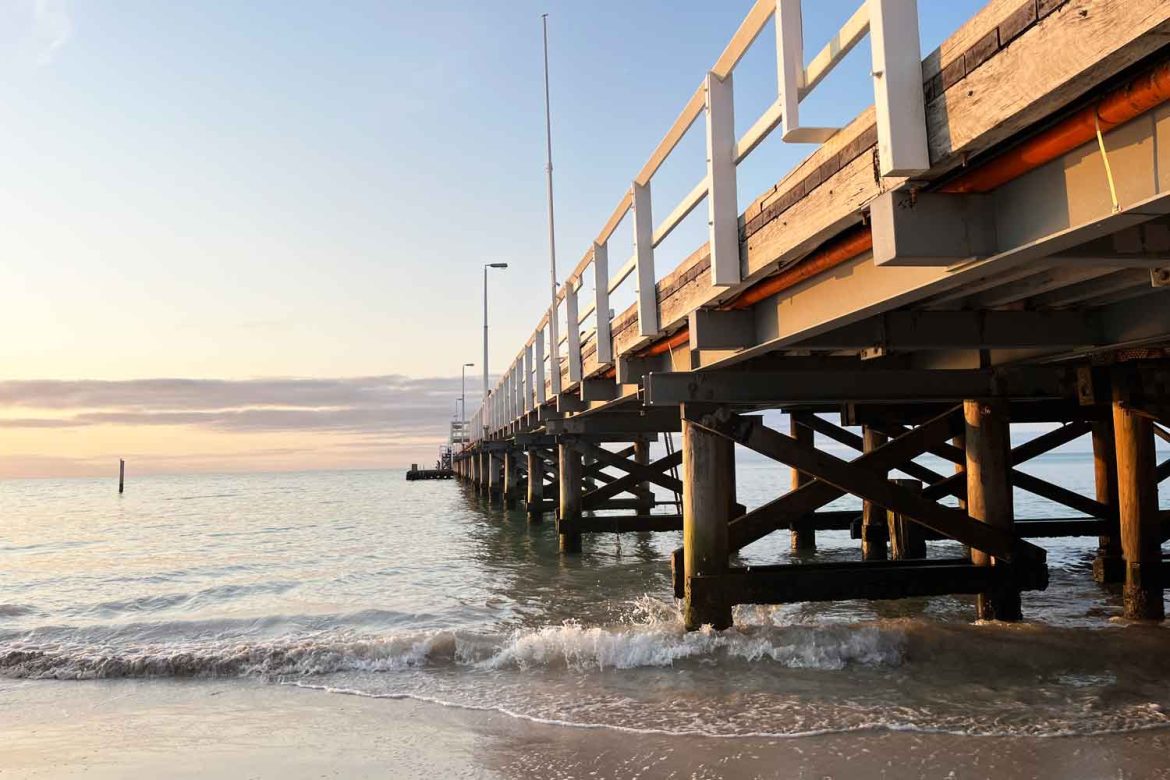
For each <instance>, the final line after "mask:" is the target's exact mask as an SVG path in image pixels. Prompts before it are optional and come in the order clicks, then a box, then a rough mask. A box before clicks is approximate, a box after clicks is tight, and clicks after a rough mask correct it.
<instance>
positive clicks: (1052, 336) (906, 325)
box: [795, 310, 1105, 351]
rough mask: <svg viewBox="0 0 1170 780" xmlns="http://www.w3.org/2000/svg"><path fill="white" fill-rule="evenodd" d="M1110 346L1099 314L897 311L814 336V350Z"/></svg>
mask: <svg viewBox="0 0 1170 780" xmlns="http://www.w3.org/2000/svg"><path fill="white" fill-rule="evenodd" d="M1102 343H1105V335H1104V329H1103V326H1102V323H1101V319H1100V317H1099V316H1097V314H1096V313H1095V312H1094V311H1073V310H1058V311H893V312H888V313H886V314H882V315H880V316H878V317H875V318H873V319H870V320H864V321H862V322H858V323H854V324H852V325H847V326H845V327H843V328H838V329H837V330H834V331H830V332H828V333H825V334H822V335H819V336H813V337H812V338H809V339H806V340H804V341H801V342H798V343H797V344H796V345H795V346H796V347H798V348H802V349H812V350H836V349H873V348H879V349H883V350H886V351H911V350H941V349H1016V348H1024V347H1091V346H1095V345H1097V344H1102Z"/></svg>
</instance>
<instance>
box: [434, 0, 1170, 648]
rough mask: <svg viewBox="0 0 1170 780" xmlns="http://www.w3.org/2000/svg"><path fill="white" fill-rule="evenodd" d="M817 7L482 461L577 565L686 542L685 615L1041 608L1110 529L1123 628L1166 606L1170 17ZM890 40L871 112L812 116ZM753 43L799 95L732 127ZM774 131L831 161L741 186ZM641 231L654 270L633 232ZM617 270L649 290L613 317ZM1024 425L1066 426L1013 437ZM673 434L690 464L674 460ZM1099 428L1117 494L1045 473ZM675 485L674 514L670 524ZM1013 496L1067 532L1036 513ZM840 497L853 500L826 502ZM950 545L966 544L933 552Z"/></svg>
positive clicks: (637, 191)
mask: <svg viewBox="0 0 1170 780" xmlns="http://www.w3.org/2000/svg"><path fill="white" fill-rule="evenodd" d="M800 10H801V8H800V0H758V2H756V3H755V4H754V6H752V8H751V9H750V11H749V12H748V14H747V17H746V18H745V19H744V21H743V23H742V25H741V26H740V28H739V29H738V31H737V32H736V33H735V35H734V37H733V38H732V39H731V41H730V42H729V43H728V44H727V47H726V48H725V49H724V51H723V52H722V53H721V54H720V55H719V56H718V58H717V59H716V60H715V61H714V64H713V65H712V66H711V69H710V71H709V72H707V73H706V74H705V75H704V76H703V77H702V79H701V80H700V83H699V85H698V87H697V89H696V90H695V92H694V93H693V95H691V96H690V97H689V99H688V100H687V101H686V103H685V106H684V108H683V109H682V112H681V113H680V114H679V116H678V118H677V119H676V120H675V122H674V124H673V125H671V126H670V128H669V130H668V131H667V132H666V134H665V136H664V137H663V139H662V141H661V143H660V144H659V145H658V146H657V147H656V148H655V149H654V150H653V152H652V153H651V155H650V157H649V159H648V160H647V162H646V164H645V166H643V168H642V169H641V170H640V171H638V172H636V173H635V174H634V176H633V178H632V182H631V184H630V187H629V188H628V189H627V190H626V191H625V192H624V193H623V194H622V196H621V197H620V199H619V201H618V204H617V207H616V208H615V209H614V211H613V213H612V215H610V217H609V218H608V219H607V220H606V221H605V223H604V226H603V227H602V228H601V230H600V231H599V232H598V234H597V237H596V238H595V239H594V241H593V243H592V245H591V246H589V247H587V248H586V251H585V253H584V256H583V257H582V258H581V261H580V262H579V263H578V264H577V265H576V267H574V268H573V269H572V271H571V273H569V274H568V275H567V276H566V277H565V279H564V282H563V284H561V285H560V287H559V291H558V293H557V304H556V306H555V307H549V310H548V311H547V312H546V314H545V316H544V318H543V319H542V320H541V321H540V322H538V323H537V324H536V327H535V329H534V330H533V333H532V335H531V336H530V338H529V339H528V340H527V342H526V343H525V344H523V345H521V346H520V348H519V350H518V351H517V352H516V353H515V357H514V359H513V360H512V361H511V363H510V364H509V365H508V367H507V369H506V370H505V371H504V372H503V376H502V378H501V380H500V382H499V383H498V384H497V385H496V387H495V389H494V390H493V391H492V392H491V393H490V394H489V396H488V397H487V398H486V399H485V403H484V405H483V407H482V408H481V409H480V410H479V411H478V412H477V413H476V414H475V416H474V417H473V419H472V420H471V421H470V441H468V442H466V443H464V444H462V445H460V447H461V449H460V450H459V451H458V452H456V453H455V457H454V469H455V471H456V474H457V476H458V477H459V478H461V479H464V480H470V481H471V482H472V483H474V484H475V485H476V486H477V487H479V488H480V489H482V490H483V491H484V492H486V493H488V494H489V495H491V496H493V497H496V498H498V499H499V500H502V501H506V502H509V503H516V502H524V503H525V505H526V506H527V508H528V512H529V516H530V518H531V519H532V520H533V521H539V520H540V519H541V517H542V515H543V514H544V513H549V512H552V513H555V518H556V523H557V531H558V533H559V536H560V540H561V549H562V551H563V552H564V553H565V554H572V553H573V552H575V551H579V550H580V543H581V535H582V534H585V533H590V532H596V531H605V532H613V531H614V530H621V531H669V530H674V531H677V530H681V531H682V538H683V545H682V547H681V548H680V549H679V550H678V551H677V552H676V554H675V556H674V575H675V588H676V595H677V596H678V597H679V598H681V599H683V600H684V606H685V609H684V614H685V619H686V622H687V624H688V627H691V628H697V627H698V626H700V625H703V624H713V625H714V626H716V627H725V626H728V625H730V623H731V607H732V606H733V605H734V604H739V603H784V602H794V601H812V600H835V599H851V598H874V599H879V598H880V599H887V598H898V597H908V596H922V595H931V594H947V593H969V594H978V615H979V617H981V618H995V619H1003V620H1014V619H1019V618H1020V616H1021V607H1020V592H1021V591H1024V590H1031V589H1043V588H1045V587H1046V586H1047V579H1048V575H1047V568H1046V564H1045V553H1044V550H1043V548H1042V547H1041V546H1039V545H1038V544H1037V543H1036V542H1035V541H1034V540H1035V539H1043V538H1046V537H1054V536H1090V537H1093V538H1094V540H1095V544H1094V549H1095V550H1096V558H1095V563H1094V575H1095V576H1096V578H1097V579H1098V580H1099V581H1101V582H1117V583H1121V584H1122V587H1123V589H1124V603H1125V613H1126V615H1127V616H1128V617H1132V618H1142V619H1160V618H1161V617H1162V615H1163V594H1162V589H1163V578H1162V573H1161V570H1162V542H1163V540H1164V539H1165V538H1166V525H1167V520H1168V519H1167V517H1166V516H1165V513H1161V512H1159V509H1158V483H1159V482H1161V481H1164V480H1166V478H1167V477H1170V461H1168V462H1163V463H1158V457H1157V448H1156V446H1155V437H1161V438H1162V439H1164V440H1167V441H1170V433H1168V432H1167V428H1168V427H1170V103H1168V102H1167V101H1168V100H1170V3H1168V2H1165V0H992V2H990V3H989V4H988V5H987V6H986V7H984V8H983V9H982V10H981V11H980V12H979V13H978V14H977V15H976V16H974V17H973V18H971V19H970V20H969V21H967V22H966V23H965V24H964V25H963V26H962V27H961V28H960V29H959V30H958V31H957V32H955V33H954V34H953V35H952V36H951V37H950V38H949V39H948V40H947V41H946V42H944V43H943V45H942V46H940V47H939V49H937V50H936V51H934V52H932V53H930V54H929V55H928V56H926V57H925V58H922V56H921V52H920V47H919V39H918V16H917V9H916V6H915V3H914V2H913V0H866V2H863V3H862V4H861V5H860V7H859V8H858V10H857V12H856V13H855V14H854V15H853V16H852V17H851V18H849V19H848V20H843V26H842V27H841V29H840V31H839V32H838V33H837V35H836V36H834V37H833V38H832V40H829V41H826V42H824V43H825V45H824V47H823V48H821V49H819V50H814V49H811V48H810V49H809V51H807V52H806V51H805V50H804V44H805V40H804V34H803V27H802V23H801V14H800ZM773 19H774V20H775V24H774V25H772V26H769V22H770V21H771V20H773ZM773 27H774V29H775V35H774V36H771V35H769V36H762V35H761V32H763V31H764V30H766V29H772V28H773ZM866 36H868V38H869V42H870V47H871V49H872V57H873V68H872V70H873V74H872V86H873V94H874V105H873V107H871V108H870V109H868V110H866V111H864V112H863V113H861V115H859V116H857V117H856V118H855V119H853V121H851V122H849V123H848V124H847V125H845V126H843V127H839V128H815V127H806V126H803V125H801V124H800V116H799V115H800V110H799V109H800V101H801V100H802V99H803V98H804V97H805V96H806V95H808V94H810V93H812V92H813V91H814V90H816V88H817V86H818V84H820V83H821V81H822V79H824V78H825V76H826V75H827V74H828V73H829V72H830V71H831V70H832V69H833V67H834V66H835V65H836V64H837V63H839V62H840V61H841V59H842V58H843V57H844V56H845V55H846V54H847V53H848V52H849V51H850V50H851V49H853V48H854V46H855V45H857V44H858V43H859V42H860V41H862V40H863V39H864V38H865V37H866ZM750 46H757V47H759V46H764V47H769V48H773V49H774V50H775V52H776V55H775V56H776V63H777V73H778V81H779V91H778V95H777V97H776V99H775V101H774V103H773V104H772V105H771V106H770V107H769V108H768V109H767V110H766V111H765V112H764V113H763V114H762V115H761V116H760V117H758V118H757V119H755V121H754V122H752V123H751V124H746V123H742V122H741V123H740V126H741V127H742V126H746V127H748V129H747V130H746V132H744V133H743V134H742V135H740V136H738V137H737V136H736V132H735V128H736V121H735V109H734V92H735V89H734V85H733V77H734V72H735V68H736V65H737V63H739V62H740V60H741V58H742V57H743V56H744V54H745V52H746V51H747V50H748V48H749V47H750ZM696 75H698V74H696ZM680 97H682V96H680ZM700 122H701V123H703V124H704V125H705V132H706V144H707V167H706V171H705V172H703V171H697V172H696V178H697V179H698V180H699V181H698V184H697V185H696V186H695V187H694V189H693V191H691V192H690V193H689V194H688V195H687V196H686V197H685V198H684V199H683V200H682V201H681V202H679V203H677V204H676V203H662V202H658V201H656V200H655V199H654V198H653V197H652V184H653V179H654V176H655V174H656V172H658V171H659V169H660V167H661V166H662V164H663V162H664V161H665V160H666V159H667V157H668V156H669V155H670V154H671V152H672V150H673V149H674V148H675V147H676V145H677V144H678V143H679V141H680V139H681V138H682V137H683V136H684V134H685V133H686V132H687V130H688V129H690V128H691V127H692V125H695V123H700ZM775 134H779V136H780V138H781V139H782V140H783V141H785V142H801V143H809V142H813V143H816V144H818V145H817V146H816V147H815V150H814V151H813V152H812V153H811V154H810V155H809V156H808V157H807V159H805V160H804V161H803V162H802V163H801V164H799V165H798V166H797V167H796V168H795V169H794V170H792V171H791V172H789V173H788V174H787V175H785V176H783V177H782V178H781V179H780V180H779V181H778V182H777V183H776V184H775V185H774V186H772V187H770V188H768V190H767V191H765V192H763V193H761V194H760V195H759V197H757V198H756V199H755V200H753V201H752V202H750V203H746V204H745V203H739V202H737V193H736V173H737V166H738V165H739V164H740V163H741V162H742V161H743V160H744V159H745V158H747V157H748V156H749V155H750V154H751V153H752V151H753V150H754V149H756V148H757V146H758V145H759V144H760V143H761V142H762V141H763V140H764V139H765V138H767V137H769V136H772V135H775ZM704 203H705V208H706V211H707V217H708V225H709V230H708V233H709V239H708V241H707V243H706V244H705V245H703V246H702V247H699V248H698V249H697V250H696V251H694V253H693V254H691V255H690V256H689V257H686V258H685V259H683V260H682V261H681V263H678V264H677V265H674V267H671V264H672V263H673V260H672V259H670V258H667V257H664V256H660V254H661V253H659V252H656V250H658V249H659V247H660V245H661V244H662V243H663V241H664V240H665V239H666V238H667V236H669V235H670V234H671V232H672V231H673V230H674V229H675V228H676V227H677V226H678V225H679V224H680V223H681V222H682V220H683V219H685V218H686V217H687V215H689V214H690V213H691V212H692V211H694V210H695V209H697V208H699V207H700V206H701V205H702V204H704ZM623 220H630V224H632V233H633V237H634V239H633V248H632V254H630V255H629V257H628V259H627V257H626V252H625V250H624V249H622V248H621V247H619V246H615V245H613V244H614V242H612V241H611V238H612V237H613V236H614V234H615V230H616V228H617V227H618V225H619V223H622V222H623ZM623 285H632V289H633V290H634V295H633V299H634V300H635V303H634V304H633V305H632V306H630V307H629V308H628V309H626V310H624V311H619V312H616V313H613V312H611V304H610V299H611V296H613V295H614V294H615V292H618V291H619V290H622V289H629V288H623ZM586 291H588V294H586ZM761 410H783V411H784V412H786V413H788V415H789V417H788V419H789V420H790V421H791V428H790V429H789V430H788V431H783V432H782V431H777V430H774V429H772V428H770V427H768V426H767V425H766V424H765V421H764V419H763V418H762V417H761V416H760V415H759V414H757V413H758V412H760V411H761ZM838 417H839V420H838ZM1013 423H1058V424H1059V425H1058V426H1057V427H1055V428H1053V429H1052V430H1051V431H1050V432H1048V433H1044V434H1043V435H1040V436H1039V437H1037V438H1034V439H1032V440H1030V441H1027V442H1026V443H1022V444H1017V445H1016V446H1014V447H1013V446H1012V439H1011V425H1012V424H1013ZM671 433H681V442H680V446H679V447H678V449H674V448H673V446H669V447H668V449H667V453H666V455H665V456H662V457H656V458H655V459H653V460H651V446H650V444H651V442H654V441H657V440H658V438H659V436H660V435H662V434H671ZM1080 437H1088V438H1089V439H1091V442H1092V448H1093V452H1094V455H1095V469H1096V470H1095V477H1096V485H1097V493H1096V496H1095V497H1093V498H1088V497H1085V496H1081V495H1079V494H1076V493H1074V492H1072V491H1070V490H1068V489H1066V488H1063V487H1061V486H1058V485H1055V484H1052V483H1050V482H1047V481H1044V480H1041V479H1039V478H1037V477H1034V476H1031V475H1030V474H1028V473H1027V472H1026V471H1024V470H1021V469H1020V468H1019V467H1020V466H1021V465H1022V464H1024V463H1026V462H1027V461H1028V460H1030V459H1032V458H1034V457H1036V456H1038V455H1041V454H1043V453H1045V452H1049V451H1050V450H1052V449H1054V448H1056V447H1058V446H1061V445H1064V444H1067V443H1069V442H1071V441H1073V440H1075V439H1078V438H1080ZM818 438H819V439H820V440H821V441H822V442H823V441H832V442H834V444H835V445H836V446H840V445H844V446H846V447H848V448H851V449H853V450H855V451H856V453H857V455H856V457H854V458H853V459H851V460H847V459H843V458H841V457H838V456H837V455H834V454H833V453H832V452H829V451H826V450H825V449H821V448H818V446H817V440H818ZM665 441H666V442H667V443H668V444H670V445H673V439H672V438H668V439H666V440H665ZM737 444H738V445H741V446H743V447H747V448H749V449H751V450H753V451H755V452H757V453H760V454H762V455H764V456H766V457H768V458H771V459H774V460H776V461H778V462H779V463H782V464H786V465H788V466H790V467H791V468H792V470H793V472H792V473H793V475H794V476H793V479H792V484H791V486H790V489H789V490H788V491H787V492H783V493H781V494H780V495H778V496H777V498H776V499H775V500H773V501H771V502H769V503H766V504H764V505H763V506H761V507H758V508H756V509H754V510H752V511H750V512H748V511H746V509H745V508H744V507H743V506H742V505H740V504H738V503H737V501H736V495H735V480H734V451H735V448H734V445H737ZM924 454H930V455H932V456H935V457H936V458H941V459H942V460H943V461H944V462H947V463H950V464H953V468H951V467H948V469H947V472H946V473H943V472H940V471H938V470H937V467H932V468H928V467H926V466H924V465H922V464H921V463H919V462H917V461H916V460H915V459H916V458H919V456H922V455H924ZM891 476H895V477H897V478H894V479H891ZM651 485H653V486H656V487H657V488H658V489H659V495H662V491H665V492H667V493H670V494H672V495H674V496H676V500H675V502H673V503H676V504H677V506H671V507H669V509H670V510H671V511H670V513H669V514H660V513H658V512H655V511H653V510H654V509H655V508H656V507H657V506H659V505H660V504H661V503H662V502H661V501H659V500H658V499H656V497H655V493H654V490H653V489H652V488H651ZM1013 488H1018V489H1022V490H1026V491H1029V492H1031V493H1034V494H1036V495H1039V496H1042V497H1044V498H1046V499H1049V500H1050V501H1053V502H1055V503H1057V504H1059V505H1062V506H1064V507H1067V508H1068V509H1069V510H1070V515H1069V516H1068V517H1055V518H1049V519H1044V520H1029V521H1023V520H1019V521H1017V520H1015V518H1014V513H1013V501H1012V493H1013ZM779 489H780V486H778V490H779ZM847 494H848V495H853V496H857V497H859V498H860V499H862V501H863V502H864V503H863V509H862V511H861V512H853V513H850V512H829V511H826V510H824V509H822V508H823V507H824V506H825V505H826V504H828V503H830V502H831V501H833V500H835V499H837V498H839V497H841V496H843V495H847ZM956 500H957V501H956ZM600 510H622V512H623V514H620V515H604V516H592V515H591V513H592V512H595V511H600ZM824 529H852V530H853V531H854V533H855V536H856V537H857V538H858V539H859V548H860V552H859V555H858V560H857V561H853V562H846V563H840V562H837V563H818V562H812V563H786V564H779V565H775V566H765V567H751V568H743V567H735V566H732V565H731V563H730V562H729V561H730V559H731V556H732V554H733V553H735V551H737V550H739V549H741V548H743V547H745V546H746V545H748V544H750V543H752V542H754V541H756V540H758V539H761V538H763V537H764V536H766V535H768V534H773V533H787V534H789V535H790V536H791V541H792V546H793V548H794V549H797V550H812V549H814V548H815V545H816V534H817V532H818V531H820V530H824ZM937 538H945V539H951V540H955V541H957V542H960V543H962V544H963V545H965V546H966V547H967V548H969V550H970V555H969V557H963V558H946V559H940V558H935V557H929V555H928V552H927V550H928V547H927V542H928V541H930V540H931V539H937Z"/></svg>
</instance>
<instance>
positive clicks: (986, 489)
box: [963, 400, 1022, 620]
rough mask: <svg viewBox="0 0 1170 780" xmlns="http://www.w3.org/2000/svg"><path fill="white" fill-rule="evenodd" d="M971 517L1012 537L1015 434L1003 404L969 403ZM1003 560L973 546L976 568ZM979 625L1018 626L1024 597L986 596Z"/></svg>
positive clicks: (1004, 591) (1000, 592)
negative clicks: (1003, 623)
mask: <svg viewBox="0 0 1170 780" xmlns="http://www.w3.org/2000/svg"><path fill="white" fill-rule="evenodd" d="M963 417H964V419H965V420H966V424H967V429H966V433H965V435H964V436H965V440H966V443H967V466H966V473H967V512H968V514H969V515H970V516H971V517H973V518H975V519H976V520H978V521H980V522H982V523H984V524H986V526H987V527H988V528H994V529H996V530H997V531H1000V532H1001V533H1006V534H1012V535H1014V534H1013V530H1012V529H1013V520H1014V513H1013V507H1012V486H1011V482H1010V481H1009V479H1008V471H1009V465H1008V464H1009V459H1010V454H1009V453H1010V452H1011V431H1010V425H1009V422H1008V417H1007V405H1006V404H1004V403H1003V402H1002V401H999V400H987V401H966V402H964V404H963ZM1005 560H1006V561H1007V562H1010V559H1003V556H1000V555H996V554H995V551H993V550H987V549H986V548H984V547H980V546H979V545H971V562H972V563H973V564H975V565H976V566H986V567H992V568H995V567H997V566H1002V565H1003V562H1004V561H1005ZM976 609H977V611H978V616H979V619H980V620H1020V619H1021V617H1022V615H1021V612H1020V592H1019V590H1016V589H1011V588H1002V587H1001V588H996V589H992V590H986V591H982V592H981V593H980V594H979V600H978V604H977V605H976Z"/></svg>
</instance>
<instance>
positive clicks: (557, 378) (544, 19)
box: [540, 14, 577, 392]
mask: <svg viewBox="0 0 1170 780" xmlns="http://www.w3.org/2000/svg"><path fill="white" fill-rule="evenodd" d="M540 24H541V30H542V32H543V34H544V130H545V149H546V151H547V157H546V159H547V164H546V165H545V171H546V172H547V173H548V268H549V279H550V281H551V289H552V304H551V306H550V308H549V311H548V336H549V368H550V369H551V371H550V372H549V374H550V379H551V380H552V388H553V392H559V391H560V385H561V358H560V350H561V347H560V338H559V336H558V334H557V329H558V326H557V320H558V317H557V237H556V228H555V220H554V218H553V164H552V109H551V108H550V101H549V88H548V14H541V15H540ZM576 325H577V323H575V322H570V323H569V327H570V328H573V327H576Z"/></svg>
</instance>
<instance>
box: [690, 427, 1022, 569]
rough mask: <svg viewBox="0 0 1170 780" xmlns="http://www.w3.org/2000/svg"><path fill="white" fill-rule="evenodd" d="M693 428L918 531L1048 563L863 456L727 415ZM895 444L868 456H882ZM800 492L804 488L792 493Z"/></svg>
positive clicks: (1010, 559) (1006, 534) (1005, 555)
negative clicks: (851, 457) (898, 517)
mask: <svg viewBox="0 0 1170 780" xmlns="http://www.w3.org/2000/svg"><path fill="white" fill-rule="evenodd" d="M692 422H693V423H694V424H696V425H698V426H699V427H701V428H703V429H705V430H707V431H710V432H711V433H715V434H718V435H720V436H724V437H726V438H728V439H731V440H732V441H734V442H736V443H738V444H740V445H742V446H745V447H747V448H749V449H752V450H755V451H756V452H758V453H760V454H761V455H766V456H768V457H770V458H772V459H774V460H778V461H780V462H781V463H784V464H786V465H788V466H791V467H792V468H794V469H797V470H798V471H801V472H802V473H805V474H808V475H810V476H812V477H814V478H815V479H816V480H818V481H822V482H826V483H828V484H830V485H832V486H834V487H835V488H837V489H838V490H841V491H843V492H847V493H851V494H853V495H856V496H859V497H860V498H862V499H865V500H867V501H871V502H873V503H874V504H877V505H878V506H880V507H883V508H884V509H887V510H889V511H891V512H897V513H899V514H903V515H906V516H908V517H909V518H911V519H912V520H913V521H914V522H916V523H918V524H920V525H924V526H926V527H927V528H930V529H932V530H934V531H937V532H938V533H940V534H943V535H944V536H946V537H949V538H951V539H955V540H957V541H959V542H962V543H964V544H966V545H969V546H970V547H973V548H974V549H976V550H980V551H982V552H986V553H987V554H989V555H993V556H995V557H996V558H998V559H1000V560H1003V561H1007V562H1013V561H1017V560H1031V561H1043V560H1044V558H1045V552H1044V550H1043V549H1041V548H1039V547H1037V546H1036V545H1034V544H1031V543H1029V542H1026V541H1024V540H1022V539H1020V538H1019V537H1017V536H1016V535H1015V534H1013V533H1011V532H1008V531H1005V530H1003V529H1000V528H997V527H995V526H992V525H988V524H986V523H981V522H979V521H978V520H976V519H974V518H972V517H970V516H968V515H967V514H966V512H963V511H960V510H956V509H951V508H949V507H944V506H942V505H940V504H937V503H935V502H934V501H931V500H929V499H926V498H923V497H922V495H921V494H920V493H916V492H914V491H912V490H909V489H908V488H904V487H901V486H899V485H897V484H895V483H893V482H890V481H889V479H888V478H887V477H886V475H885V474H884V473H879V472H878V471H874V470H872V466H871V464H868V463H862V462H861V460H862V458H864V457H865V456H864V455H863V456H862V458H858V459H857V460H856V461H853V462H849V461H845V460H842V459H840V458H837V457H835V456H833V455H830V454H828V453H825V452H821V451H819V450H817V449H816V448H815V447H814V446H809V445H806V444H803V443H801V442H798V441H797V440H796V439H793V438H792V437H790V436H785V435H784V434H782V433H780V432H778V431H774V430H772V429H771V428H768V427H767V426H765V425H764V424H763V422H762V420H761V419H760V418H758V417H747V416H740V415H734V414H730V413H726V411H724V412H723V413H721V414H715V415H705V416H703V417H702V419H700V420H694V421H692ZM895 441H897V440H895ZM891 443H892V442H891ZM891 443H888V444H886V445H883V446H882V447H879V448H877V449H875V450H873V452H871V453H869V454H870V455H873V454H875V453H878V452H881V451H882V450H884V449H886V448H887V447H889V446H890V444H891ZM810 484H815V483H810ZM800 489H802V488H798V489H797V491H793V493H795V492H798V491H799V490H800Z"/></svg>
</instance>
